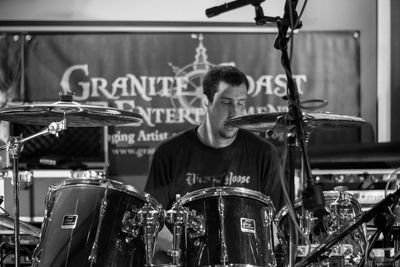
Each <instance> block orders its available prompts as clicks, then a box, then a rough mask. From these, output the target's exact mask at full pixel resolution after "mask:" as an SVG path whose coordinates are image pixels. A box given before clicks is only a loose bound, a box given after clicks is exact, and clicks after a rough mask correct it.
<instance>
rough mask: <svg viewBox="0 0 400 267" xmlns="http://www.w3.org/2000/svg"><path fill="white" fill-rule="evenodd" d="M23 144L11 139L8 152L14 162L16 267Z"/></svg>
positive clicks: (17, 266)
mask: <svg viewBox="0 0 400 267" xmlns="http://www.w3.org/2000/svg"><path fill="white" fill-rule="evenodd" d="M22 148H23V144H22V143H21V138H19V137H11V138H10V140H9V147H8V152H9V155H10V158H11V159H12V160H13V176H12V184H13V202H14V206H13V212H14V248H15V266H16V267H19V266H20V257H19V255H20V253H19V252H20V251H19V249H20V235H19V177H18V176H19V173H18V169H19V166H18V164H19V161H18V159H19V157H20V155H21V152H22Z"/></svg>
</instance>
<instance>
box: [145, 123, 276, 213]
mask: <svg viewBox="0 0 400 267" xmlns="http://www.w3.org/2000/svg"><path fill="white" fill-rule="evenodd" d="M279 164H280V159H279V155H278V152H277V150H276V148H275V147H274V146H273V145H272V144H271V143H269V142H268V141H266V140H264V139H262V138H260V137H259V136H256V135H254V134H252V133H251V132H249V131H246V130H242V129H239V131H238V133H237V136H236V139H235V140H234V141H233V143H232V144H230V145H229V146H227V147H224V148H213V147H210V146H207V145H205V144H203V143H202V142H201V141H200V140H199V138H198V137H197V128H194V129H190V130H186V131H184V132H182V133H180V134H178V135H175V136H174V137H172V138H171V139H169V140H168V141H166V142H164V143H162V144H161V145H160V146H159V147H158V148H157V150H156V152H155V153H154V157H153V161H152V165H151V168H150V172H149V177H148V180H147V183H146V186H145V191H146V192H147V193H149V194H150V195H151V196H153V197H154V198H155V199H157V201H158V202H160V203H161V204H162V205H163V207H164V208H165V209H170V208H171V206H172V204H173V202H174V201H175V199H176V194H181V195H182V196H183V195H184V194H185V193H187V192H191V191H194V190H197V189H202V188H208V187H215V186H232V187H245V188H248V189H252V190H256V191H259V192H261V193H264V194H265V195H267V196H269V197H270V198H271V200H272V201H273V203H274V206H275V209H277V210H278V209H279V208H281V207H282V205H283V198H282V187H281V183H280V181H279V179H280V178H279V175H281V172H280V171H279V168H280V166H279Z"/></svg>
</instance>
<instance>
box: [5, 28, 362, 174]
mask: <svg viewBox="0 0 400 267" xmlns="http://www.w3.org/2000/svg"><path fill="white" fill-rule="evenodd" d="M3 38H5V39H7V38H8V39H11V38H13V36H3ZM274 41H275V34H273V33H224V32H220V33H209V32H204V33H200V32H197V33H181V32H179V33H177V32H168V33H166V32H148V33H126V34H125V33H124V34H113V33H101V34H100V33H95V34H88V33H85V34H34V35H31V36H29V38H25V39H24V44H23V46H24V70H23V75H24V82H23V84H21V86H20V89H21V92H20V93H21V97H20V99H15V101H26V102H43V101H47V102H54V101H57V100H58V92H59V91H72V92H74V93H75V96H74V99H75V101H77V102H80V103H88V102H90V103H91V104H96V103H97V104H99V105H108V106H111V107H115V108H119V109H125V110H129V111H133V112H136V113H139V114H141V115H142V116H143V122H142V123H140V124H137V125H133V124H132V125H122V126H115V127H109V130H108V145H109V161H110V175H111V176H117V175H143V174H146V173H147V171H148V167H149V163H150V160H151V156H152V154H153V152H154V149H155V147H156V146H157V145H158V144H159V143H160V142H162V141H164V140H166V139H167V138H169V137H171V136H172V135H174V134H175V133H177V132H180V131H182V130H184V129H187V128H189V127H194V126H195V125H198V124H199V123H200V121H201V120H202V117H203V110H202V109H201V107H200V99H201V94H202V86H201V82H202V77H203V75H204V74H205V72H206V71H207V70H208V69H209V68H210V67H211V66H213V65H218V64H229V65H235V66H237V67H239V68H240V69H242V70H243V71H244V72H245V73H246V74H247V75H248V79H249V82H250V88H249V98H248V109H247V111H248V113H263V112H279V111H285V110H287V101H286V100H285V99H283V97H284V96H285V95H286V75H285V72H284V70H283V68H282V66H281V63H280V56H281V53H280V51H279V50H276V49H275V48H274V47H273V45H274ZM14 50H15V49H14V48H13V49H11V50H10V51H11V52H12V51H14ZM359 62H360V60H359V36H358V33H357V32H329V33H321V32H301V33H300V34H298V35H296V37H295V46H294V53H293V58H292V69H293V72H294V78H295V81H296V82H297V85H298V89H299V93H300V97H301V100H308V99H324V100H327V101H328V105H327V106H326V107H324V108H323V109H321V110H320V111H322V110H323V111H330V112H332V113H335V114H343V115H356V116H359V115H360V70H359V68H360V66H359ZM268 138H270V139H271V140H273V141H274V142H276V143H277V144H278V145H279V142H281V141H282V140H283V136H282V133H279V132H278V133H275V134H274V135H273V136H271V137H268ZM359 141H360V132H359V131H353V130H350V131H345V132H343V131H337V132H336V131H335V132H332V131H321V132H315V133H312V135H311V138H310V142H311V143H312V144H332V143H346V142H349V143H352V142H359Z"/></svg>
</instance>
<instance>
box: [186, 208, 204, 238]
mask: <svg viewBox="0 0 400 267" xmlns="http://www.w3.org/2000/svg"><path fill="white" fill-rule="evenodd" d="M187 229H189V230H190V231H189V233H188V235H189V237H190V238H197V237H200V236H203V235H204V234H205V233H206V229H205V227H204V216H203V215H197V212H196V211H195V210H192V211H191V214H190V216H189V220H188V222H187Z"/></svg>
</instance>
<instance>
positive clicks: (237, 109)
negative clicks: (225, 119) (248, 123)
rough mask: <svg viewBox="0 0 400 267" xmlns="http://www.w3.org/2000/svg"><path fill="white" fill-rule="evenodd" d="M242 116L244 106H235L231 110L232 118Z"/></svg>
mask: <svg viewBox="0 0 400 267" xmlns="http://www.w3.org/2000/svg"><path fill="white" fill-rule="evenodd" d="M241 114H242V106H241V105H239V104H233V105H232V106H231V109H230V110H229V115H230V117H235V116H238V115H241Z"/></svg>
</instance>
